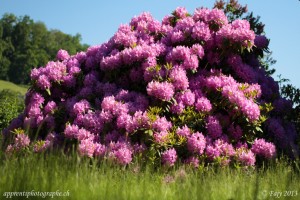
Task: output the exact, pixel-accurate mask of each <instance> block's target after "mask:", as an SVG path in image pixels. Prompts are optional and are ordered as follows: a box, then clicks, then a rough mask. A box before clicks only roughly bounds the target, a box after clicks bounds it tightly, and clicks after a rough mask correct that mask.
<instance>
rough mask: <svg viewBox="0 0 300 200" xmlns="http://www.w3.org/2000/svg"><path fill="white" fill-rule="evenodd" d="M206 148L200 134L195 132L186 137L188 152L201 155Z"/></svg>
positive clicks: (203, 138)
mask: <svg viewBox="0 0 300 200" xmlns="http://www.w3.org/2000/svg"><path fill="white" fill-rule="evenodd" d="M205 146H206V140H205V137H204V136H203V134H202V133H199V132H196V133H193V134H192V135H190V136H189V137H188V140H187V147H188V150H189V151H190V152H193V153H197V154H199V155H201V154H203V152H204V149H205Z"/></svg>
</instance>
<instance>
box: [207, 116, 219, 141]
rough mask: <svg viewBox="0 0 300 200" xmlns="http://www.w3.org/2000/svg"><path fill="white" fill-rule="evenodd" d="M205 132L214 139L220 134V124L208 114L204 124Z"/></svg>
mask: <svg viewBox="0 0 300 200" xmlns="http://www.w3.org/2000/svg"><path fill="white" fill-rule="evenodd" d="M206 128H207V132H208V135H209V136H210V137H212V138H213V139H216V138H218V137H220V136H221V135H222V126H221V124H220V122H219V120H218V119H217V118H216V117H214V116H209V117H208V119H207V124H206Z"/></svg>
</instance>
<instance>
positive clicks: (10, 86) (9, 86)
mask: <svg viewBox="0 0 300 200" xmlns="http://www.w3.org/2000/svg"><path fill="white" fill-rule="evenodd" d="M1 90H12V91H14V92H19V93H21V94H22V95H25V94H26V92H27V90H28V86H19V85H16V84H14V83H12V82H9V81H3V80H0V91H1Z"/></svg>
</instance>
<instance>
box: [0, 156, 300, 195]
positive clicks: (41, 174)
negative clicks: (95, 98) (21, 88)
mask: <svg viewBox="0 0 300 200" xmlns="http://www.w3.org/2000/svg"><path fill="white" fill-rule="evenodd" d="M0 158H2V159H1V160H0V177H1V178H0V195H1V197H3V198H4V196H3V194H4V192H12V191H13V192H23V191H28V192H30V191H33V190H34V191H35V192H38V191H40V192H52V191H54V192H55V191H60V192H67V191H68V192H69V196H68V197H54V199H118V200H120V199H155V200H160V199H184V200H185V199H206V200H209V199H216V200H222V199H238V200H242V199H245V200H251V199H276V198H275V196H272V195H271V194H272V192H282V195H281V198H280V199H299V198H300V194H299V193H300V184H299V180H300V175H299V172H298V171H297V170H295V169H293V168H292V167H291V166H290V165H288V164H287V163H286V162H284V161H281V162H278V163H277V164H276V167H275V165H273V166H270V167H268V168H261V169H256V170H244V169H230V168H203V169H202V170H192V169H190V168H182V167H181V168H180V167H176V168H175V169H169V170H168V169H163V168H161V169H159V170H154V169H152V168H151V167H149V166H148V167H141V168H140V167H138V165H137V164H132V165H130V166H127V167H125V168H124V167H117V166H111V165H109V164H107V163H106V164H105V163H102V164H100V165H99V163H96V162H94V163H93V162H91V161H90V160H88V159H82V158H79V157H76V156H72V157H70V156H65V155H62V154H61V155H53V154H51V155H47V156H45V155H41V154H39V155H30V156H27V157H19V158H16V157H11V158H7V159H6V158H4V156H1V155H0ZM285 191H295V192H294V193H293V194H294V195H296V192H297V193H298V194H297V196H294V197H289V198H288V197H283V195H284V192H285ZM17 198H18V197H13V198H12V199H17ZM22 198H24V197H22ZM22 198H20V197H19V199H22ZM31 198H32V197H29V199H31ZM49 199H50V197H49Z"/></svg>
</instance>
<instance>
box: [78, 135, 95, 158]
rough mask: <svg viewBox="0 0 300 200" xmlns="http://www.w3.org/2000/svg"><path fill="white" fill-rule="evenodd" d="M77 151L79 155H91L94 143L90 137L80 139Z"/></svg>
mask: <svg viewBox="0 0 300 200" xmlns="http://www.w3.org/2000/svg"><path fill="white" fill-rule="evenodd" d="M78 151H79V154H80V155H81V156H88V157H90V158H91V157H93V154H94V151H95V144H94V142H93V141H92V140H90V139H85V140H81V141H80V144H79V146H78Z"/></svg>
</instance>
